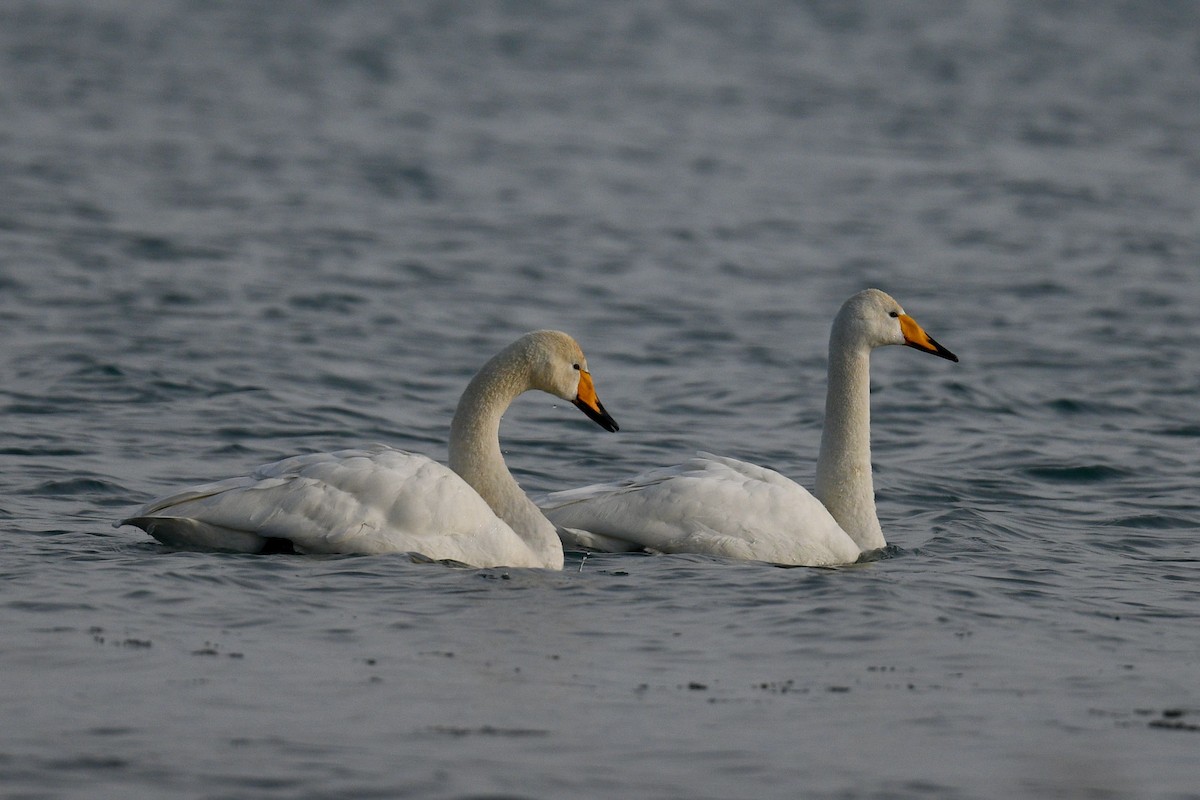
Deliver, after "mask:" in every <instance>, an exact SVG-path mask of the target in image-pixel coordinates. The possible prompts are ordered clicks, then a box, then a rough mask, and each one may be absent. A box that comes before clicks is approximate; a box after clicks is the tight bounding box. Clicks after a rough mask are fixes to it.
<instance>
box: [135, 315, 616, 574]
mask: <svg viewBox="0 0 1200 800" xmlns="http://www.w3.org/2000/svg"><path fill="white" fill-rule="evenodd" d="M533 389H539V390H541V391H544V392H548V393H550V394H553V395H555V396H557V397H561V398H562V399H564V400H569V401H571V402H572V403H574V404H575V405H576V406H578V407H579V408H580V409H581V410H582V411H583V412H584V413H585V414H586V415H587V416H588V417H589V418H591V419H592V420H594V421H595V422H596V423H597V424H599V425H600V426H601V427H603V428H604V429H605V430H609V431H615V430H617V423H616V422H615V421H614V420H613V418H612V417H611V416H609V414H608V412H607V411H605V409H604V406H603V405H602V404H601V403H600V400H599V398H597V397H596V390H595V387H594V385H593V383H592V378H591V374H590V373H589V372H588V369H587V361H586V359H585V358H584V356H583V351H582V350H580V348H579V345H578V344H576V342H575V340H574V339H572V338H571V337H570V336H568V335H567V334H565V333H560V332H558V331H535V332H533V333H528V334H526V335H524V336H522V337H521V338H519V339H517V340H516V341H515V342H513V343H512V344H511V345H509V346H508V347H506V348H504V349H503V350H502V351H500V353H498V354H497V355H496V356H494V357H493V358H492V359H491V360H490V361H488V362H487V363H486V364H485V365H484V366H483V367H482V368H481V369H480V370H479V372H478V373H477V374H476V375H475V377H474V378H473V379H472V380H471V382H470V383H469V384H468V385H467V388H466V390H465V391H464V392H463V394H462V397H461V399H460V400H459V403H458V407H457V409H456V411H455V413H454V420H453V422H452V423H451V426H450V468H446V467H444V466H442V465H441V464H438V463H437V462H435V461H432V460H431V459H429V458H426V457H425V456H423V455H419V454H416V453H409V452H405V451H403V450H396V449H394V448H391V447H386V446H384V445H372V446H370V447H367V448H363V449H358V450H340V451H337V452H333V453H313V454H310V455H302V456H294V457H292V458H288V459H284V460H283V461H277V462H274V463H272V464H267V465H265V466H262V467H259V468H258V469H257V470H255V471H254V472H253V473H252V474H251V475H249V476H246V477H241V478H232V479H230V480H226V481H221V482H218V483H212V484H207V485H205V486H197V487H194V488H192V489H187V490H184V491H183V492H180V493H178V494H174V495H171V496H169V497H164V498H161V499H159V500H155V501H153V502H151V503H150V504H148V505H146V506H145V507H143V508H142V509H140V510H139V511H138V513H137V514H135V515H133V516H132V517H130V518H129V519H125V520H122V521H121V522H119V523H117V524H118V525H121V524H130V525H136V526H137V527H140V528H142V529H143V530H145V531H146V532H148V533H149V534H150V535H151V536H154V537H155V538H156V539H158V540H159V541H161V542H163V543H164V544H168V545H172V546H181V547H200V548H205V549H216V550H228V551H234V552H245V553H255V552H262V551H264V550H266V549H269V548H273V547H276V546H282V545H284V544H286V545H287V546H288V547H290V548H291V549H294V550H296V551H298V552H304V553H390V552H409V553H417V554H420V555H421V556H424V557H426V558H429V559H433V560H448V561H456V562H460V563H464V564H468V565H471V566H479V567H490V566H506V567H544V568H549V569H561V568H562V564H563V552H562V545H561V543H560V541H559V539H558V536H557V534H556V533H555V529H554V525H552V524H551V523H550V522H549V521H548V520H547V519H546V518H545V517H544V516H543V515H542V513H541V512H540V511H538V509H537V506H535V505H534V504H533V502H532V501H531V500H530V499H529V498H528V497H527V496H526V495H525V493H524V491H522V489H521V487H520V486H519V485H518V484H517V481H516V479H515V478H513V476H512V473H510V472H509V471H508V467H507V466H506V465H505V463H504V458H503V456H502V455H501V452H500V441H499V432H500V418H501V416H502V415H503V413H504V411H505V410H506V409H507V408H508V407H509V405H510V404H511V403H512V401H513V400H514V399H516V397H517V396H518V395H520V394H522V393H524V392H526V391H530V390H533Z"/></svg>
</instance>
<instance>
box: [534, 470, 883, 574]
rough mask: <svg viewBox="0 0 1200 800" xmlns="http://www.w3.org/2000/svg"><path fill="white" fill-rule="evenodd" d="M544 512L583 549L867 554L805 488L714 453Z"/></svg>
mask: <svg viewBox="0 0 1200 800" xmlns="http://www.w3.org/2000/svg"><path fill="white" fill-rule="evenodd" d="M539 505H541V507H542V509H543V511H544V512H545V513H546V516H547V517H549V518H550V520H551V521H552V522H554V523H555V525H557V526H559V529H560V536H563V539H564V541H566V542H567V543H568V544H571V545H575V546H592V545H595V544H601V545H603V544H609V545H610V547H604V548H602V549H606V550H608V549H618V548H616V547H611V545H612V544H618V545H620V549H626V550H628V549H642V548H644V549H650V550H657V551H661V552H664V553H708V554H711V555H717V556H724V557H727V558H736V559H750V560H757V561H769V562H773V563H779V564H803V565H810V566H820V565H828V564H845V563H849V562H853V561H855V560H857V558H858V556H859V555H860V551H859V548H858V547H857V545H855V544H854V542H853V541H852V540H851V539H850V537H849V536H848V535H847V534H846V533H845V531H843V530H842V529H841V527H840V526H839V525H838V524H837V522H836V521H835V520H834V519H833V517H832V516H831V515H830V514H829V512H828V511H827V510H826V508H825V506H824V505H822V504H821V502H820V501H819V500H817V499H816V498H815V497H813V496H812V494H810V493H809V492H808V491H807V490H806V489H804V487H802V486H800V485H799V484H797V483H796V482H795V481H792V480H790V479H788V478H786V477H784V476H783V475H781V474H779V473H778V472H776V471H775V470H772V469H767V468H766V467H760V466H758V465H756V464H750V463H747V462H745V461H739V460H737V459H733V458H725V457H721V456H714V455H711V454H708V453H700V454H698V455H697V456H696V457H694V458H691V459H688V460H687V461H685V462H683V463H682V464H679V465H677V466H673V467H664V468H660V469H653V470H650V471H648V472H644V473H642V474H640V475H637V476H635V477H633V478H630V479H628V480H624V481H619V482H616V483H609V484H597V485H595V486H586V487H583V488H580V489H570V490H567V491H562V492H554V493H552V494H549V495H546V496H545V497H543V498H541V500H540V502H539ZM564 529H576V532H575V533H572V532H570V531H567V533H566V535H563V530H564ZM580 531H582V532H583V533H584V534H586V535H580V533H579V532H580Z"/></svg>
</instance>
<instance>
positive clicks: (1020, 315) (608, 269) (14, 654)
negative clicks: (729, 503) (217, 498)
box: [0, 0, 1200, 799]
mask: <svg viewBox="0 0 1200 800" xmlns="http://www.w3.org/2000/svg"><path fill="white" fill-rule="evenodd" d="M1198 269H1200V5H1198V4H1196V3H1192V2H1186V1H1181V2H1167V1H1166V0H1138V2H1118V1H1117V0H1101V2H1082V1H1081V2H1068V1H1065V0H1064V1H1063V2H1033V0H1028V1H1022V0H1009V1H1008V2H996V1H995V0H975V1H974V2H932V1H931V2H916V3H897V4H892V3H884V2H822V1H821V0H811V1H810V2H794V3H788V2H745V3H724V2H707V3H706V2H678V3H632V2H604V3H583V2H580V3H549V2H547V3H543V2H505V3H465V2H464V3H453V2H412V3H385V2H349V1H347V2H334V1H333V0H327V1H326V2H316V1H315V0H313V1H312V2H280V3H199V2H187V1H186V0H174V1H173V2H141V1H136V0H87V1H86V2H85V0H47V1H46V2H21V1H20V0H13V1H12V2H5V3H3V4H2V5H0V341H2V342H3V346H2V347H0V413H2V415H3V426H2V427H0V536H2V538H3V551H2V554H0V631H2V638H0V670H2V674H3V676H4V689H3V691H2V692H0V720H2V725H0V794H2V795H3V796H4V797H5V798H25V799H29V798H128V797H135V796H136V797H156V798H176V797H178V798H331V797H356V798H369V797H387V798H393V797H421V798H430V797H437V798H443V797H444V798H482V797H491V798H496V797H509V798H535V797H536V798H552V797H577V798H581V797H582V798H591V797H595V798H608V797H636V798H767V797H772V798H773V797H779V798H795V797H805V798H948V799H949V798H993V797H994V798H1014V797H1030V798H1128V797H1138V798H1197V797H1200V766H1198V765H1200V758H1198V756H1200V732H1198V731H1200V692H1198V688H1197V687H1198V686H1200V624H1198V623H1200V590H1198V589H1197V562H1198V559H1200V546H1198V545H1197V539H1198V535H1200V494H1198V487H1200V447H1198V444H1200V441H1198V440H1200V413H1198V411H1200V409H1198V403H1197V397H1198V396H1200V355H1198V354H1197V349H1196V346H1195V343H1196V341H1197V339H1198V338H1200V273H1198ZM868 285H874V286H879V287H880V288H883V289H885V290H887V291H889V292H891V293H893V294H894V295H895V296H896V297H897V298H898V299H899V300H900V301H901V302H902V303H903V304H905V306H906V308H907V310H908V311H909V312H910V313H912V314H913V315H914V316H916V317H917V319H919V320H920V321H921V322H922V323H923V324H924V325H925V326H926V328H927V329H928V330H929V331H930V333H932V335H933V336H935V337H936V338H938V339H939V340H940V341H941V342H942V343H943V344H945V345H946V346H948V347H950V348H951V349H952V350H954V351H955V352H957V353H958V354H959V355H960V356H961V357H962V363H960V364H957V365H955V364H949V363H947V362H944V361H940V360H937V359H932V358H928V357H925V356H922V355H920V354H918V353H915V352H913V351H911V350H903V349H900V348H889V349H887V350H885V351H881V352H878V353H876V356H875V358H874V362H873V363H874V385H875V399H874V418H873V424H874V427H873V431H874V459H875V462H876V489H877V492H878V495H879V512H880V517H881V521H882V523H883V526H884V530H885V533H886V534H887V535H888V537H889V541H890V542H891V543H892V544H893V549H892V552H891V553H890V557H888V558H885V559H883V560H881V561H877V562H874V563H871V564H869V565H864V566H858V567H853V568H847V569H838V570H811V569H778V568H773V567H770V566H765V565H760V564H734V563H725V562H720V561H717V560H714V559H709V558H703V557H694V556H636V555H623V556H595V557H591V558H588V559H587V560H586V561H584V560H582V559H581V556H580V555H579V554H571V555H570V556H569V558H568V565H567V569H566V570H565V571H564V572H563V573H546V572H538V571H520V570H454V569H444V568H433V567H428V566H418V565H413V564H411V563H409V562H408V561H407V560H406V559H404V558H402V557H398V556H397V557H330V558H303V557H239V556H228V555H214V554H200V553H179V552H169V551H167V550H165V549H163V548H160V547H159V546H158V545H156V544H154V543H153V542H151V541H148V540H147V538H146V537H145V536H144V535H143V534H141V533H140V532H138V531H135V530H132V529H121V530H115V531H114V530H113V529H112V528H111V527H110V523H111V521H112V520H113V519H116V518H119V517H120V516H122V515H123V514H126V513H128V512H129V511H130V510H132V509H133V508H134V507H136V506H137V505H138V504H140V503H142V502H144V501H145V500H146V499H148V498H149V497H151V496H153V495H157V494H161V493H164V492H166V491H169V490H172V489H175V488H178V487H181V486H183V485H187V484H190V483H195V482H200V481H205V480H209V479H214V478H219V477H226V476H229V475H234V474H239V473H241V472H244V471H245V470H247V469H249V468H250V467H252V466H254V465H255V464H258V463H261V462H264V461H269V460H274V459H276V458H280V457H283V456H286V455H290V454H293V453H297V452H304V451H312V450H321V449H330V448H336V447H344V446H351V445H356V444H362V443H366V442H370V441H385V442H388V443H391V444H394V445H396V446H400V447H405V448H409V449H415V450H419V451H422V452H425V453H428V454H430V455H432V456H434V457H437V458H444V455H445V445H444V442H445V439H446V430H447V425H448V420H449V417H450V414H451V412H452V410H453V407H454V404H455V402H456V400H457V396H458V393H459V391H461V389H462V387H463V385H464V384H465V381H466V379H467V378H468V376H469V375H470V374H471V373H472V372H473V371H474V369H475V368H476V367H477V366H479V364H481V363H482V361H483V360H485V359H486V358H487V357H488V356H489V355H490V354H491V353H492V352H494V351H495V350H496V349H498V348H499V347H500V346H502V345H503V344H505V343H507V342H508V341H510V340H511V339H513V338H515V336H517V335H518V334H519V333H521V332H523V331H525V330H529V329H532V328H539V327H555V328H562V329H565V330H568V331H570V332H571V333H573V334H574V335H575V336H576V337H577V338H578V339H579V340H580V341H581V343H582V344H583V346H584V348H585V350H586V351H587V353H588V356H589V359H590V362H591V367H592V370H593V373H594V375H595V377H596V381H597V386H598V388H599V391H600V395H601V397H602V399H603V400H604V402H605V403H606V405H607V406H608V407H609V410H610V411H612V413H613V414H614V416H615V417H616V418H617V419H618V421H619V422H620V423H621V424H622V431H621V433H619V434H616V435H608V434H604V433H603V432H601V431H599V430H598V429H595V428H594V426H591V425H590V423H588V422H587V421H586V420H585V419H583V418H582V417H581V416H580V415H579V414H578V413H576V412H575V410H574V409H571V408H569V407H563V404H561V403H556V402H555V401H553V400H551V399H550V398H548V397H545V396H529V397H526V398H524V399H522V400H521V401H520V402H519V403H518V404H517V405H516V406H515V407H514V408H513V409H512V411H511V412H510V413H509V415H508V416H507V418H506V422H505V426H504V429H503V431H502V434H503V437H504V445H505V451H506V454H507V457H508V459H509V463H510V465H511V466H512V468H513V470H514V472H515V473H516V474H517V475H518V477H519V478H520V479H521V480H522V482H523V484H524V485H525V486H526V487H527V488H528V489H529V490H531V491H535V492H536V491H545V490H552V489H558V488H567V487H571V486H577V485H581V484H584V483H590V482H595V481H599V480H608V479H612V478H614V477H618V476H620V475H625V474H629V473H631V472H632V471H634V470H637V469H641V468H645V467H650V466H657V465H664V464H667V463H673V462H675V461H677V460H679V459H680V458H682V457H684V456H686V455H688V454H689V453H691V452H693V451H695V450H698V449H705V450H711V451H714V452H718V453H722V454H727V455H732V456H736V457H742V458H746V459H749V460H753V461H755V462H757V463H761V464H766V465H769V466H772V467H775V468H777V469H780V470H781V471H783V472H784V473H786V474H788V475H791V476H794V477H796V478H797V479H798V480H800V481H801V482H802V483H805V484H807V485H811V483H812V465H813V463H814V461H815V457H816V449H817V445H818V442H819V431H820V422H821V414H822V408H821V406H822V401H823V396H824V365H825V343H826V337H827V335H828V327H829V323H830V321H831V319H832V316H833V313H834V312H835V311H836V309H837V306H838V305H839V304H840V302H841V301H842V300H843V299H844V298H845V297H847V296H848V295H849V294H851V293H852V292H854V291H857V290H858V289H861V288H863V287H864V286H868Z"/></svg>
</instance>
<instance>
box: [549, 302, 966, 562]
mask: <svg viewBox="0 0 1200 800" xmlns="http://www.w3.org/2000/svg"><path fill="white" fill-rule="evenodd" d="M889 344H902V345H908V346H909V347H915V348H916V349H918V350H921V351H923V352H926V353H931V354H933V355H936V356H940V357H942V358H946V359H949V360H951V361H958V357H957V356H955V355H954V354H953V353H951V352H950V351H949V350H947V349H946V348H944V347H942V346H941V345H940V344H938V343H937V342H936V341H934V340H933V339H932V338H931V337H930V336H929V334H927V333H926V332H925V331H924V329H923V328H922V327H921V326H920V325H919V324H917V322H916V320H914V319H913V318H912V317H910V316H908V315H907V314H906V313H904V309H903V308H901V307H900V304H899V303H897V302H896V301H895V300H894V299H892V298H891V297H890V296H889V295H887V294H885V293H884V292H881V291H879V290H878V289H867V290H865V291H862V292H859V293H858V294H856V295H854V296H853V297H851V298H850V299H849V300H847V301H846V302H845V303H844V304H843V305H842V307H841V310H840V311H839V312H838V314H837V317H836V318H835V319H834V322H833V331H832V333H831V334H830V338H829V385H828V390H827V395H826V400H825V424H824V428H823V430H822V433H821V451H820V456H819V458H818V460H817V482H816V496H815V497H814V496H813V495H812V494H809V492H808V491H806V490H805V489H804V488H803V487H801V486H800V485H799V484H797V483H795V482H794V481H792V480H790V479H788V478H785V477H784V476H783V475H781V474H779V473H778V472H775V471H774V470H770V469H766V468H765V467H760V466H756V465H754V464H750V463H747V462H744V461H738V460H736V459H732V458H723V457H719V456H713V455H709V454H705V453H702V454H700V455H698V456H696V457H695V458H692V459H689V460H688V461H686V462H684V463H683V464H680V465H677V466H674V467H666V468H662V469H656V470H650V471H649V472H645V473H643V474H641V475H638V476H636V477H634V478H631V479H629V480H625V481H620V482H617V483H611V484H601V485H597V486H588V487H584V488H582V489H572V490H568V491H563V492H554V493H552V494H549V495H546V496H545V497H544V498H542V499H541V502H540V505H541V507H542V509H543V510H544V511H545V514H546V516H547V517H549V518H550V520H551V521H552V522H554V523H555V524H556V525H558V526H559V534H560V536H561V537H562V539H563V541H564V542H565V543H567V544H568V545H570V546H574V547H584V548H588V549H596V550H616V551H622V550H641V549H650V550H657V551H661V552H668V553H685V552H686V553H709V554H712V555H720V556H725V557H729V558H740V559H751V560H758V561H770V562H773V563H778V564H798V565H808V566H822V565H832V564H845V563H850V562H853V561H856V560H857V559H858V558H859V557H860V556H861V555H862V554H863V553H865V552H868V551H870V550H875V549H877V548H880V547H883V546H885V545H886V543H887V542H886V541H885V539H884V536H883V530H882V528H881V527H880V525H879V518H878V517H877V516H876V512H875V491H874V486H873V484H872V481H871V443H870V430H871V398H870V390H871V379H870V354H871V351H872V350H873V349H874V348H876V347H879V346H882V345H889Z"/></svg>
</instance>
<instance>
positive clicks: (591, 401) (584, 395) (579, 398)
mask: <svg viewBox="0 0 1200 800" xmlns="http://www.w3.org/2000/svg"><path fill="white" fill-rule="evenodd" d="M571 402H573V403H574V404H575V405H576V406H578V408H579V410H580V411H582V412H583V413H584V414H587V416H588V419H590V420H592V421H593V422H595V423H596V424H597V425H599V426H600V427H601V428H604V430H606V431H614V432H615V431H618V430H620V427H619V426H618V425H617V421H616V420H615V419H613V418H612V417H610V416H609V415H608V412H607V411H605V410H604V404H603V403H601V402H600V398H599V397H596V387H595V385H594V384H593V383H592V373H590V372H588V371H587V370H580V371H579V388H578V389H577V390H576V391H575V399H574V400H572V401H571Z"/></svg>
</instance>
